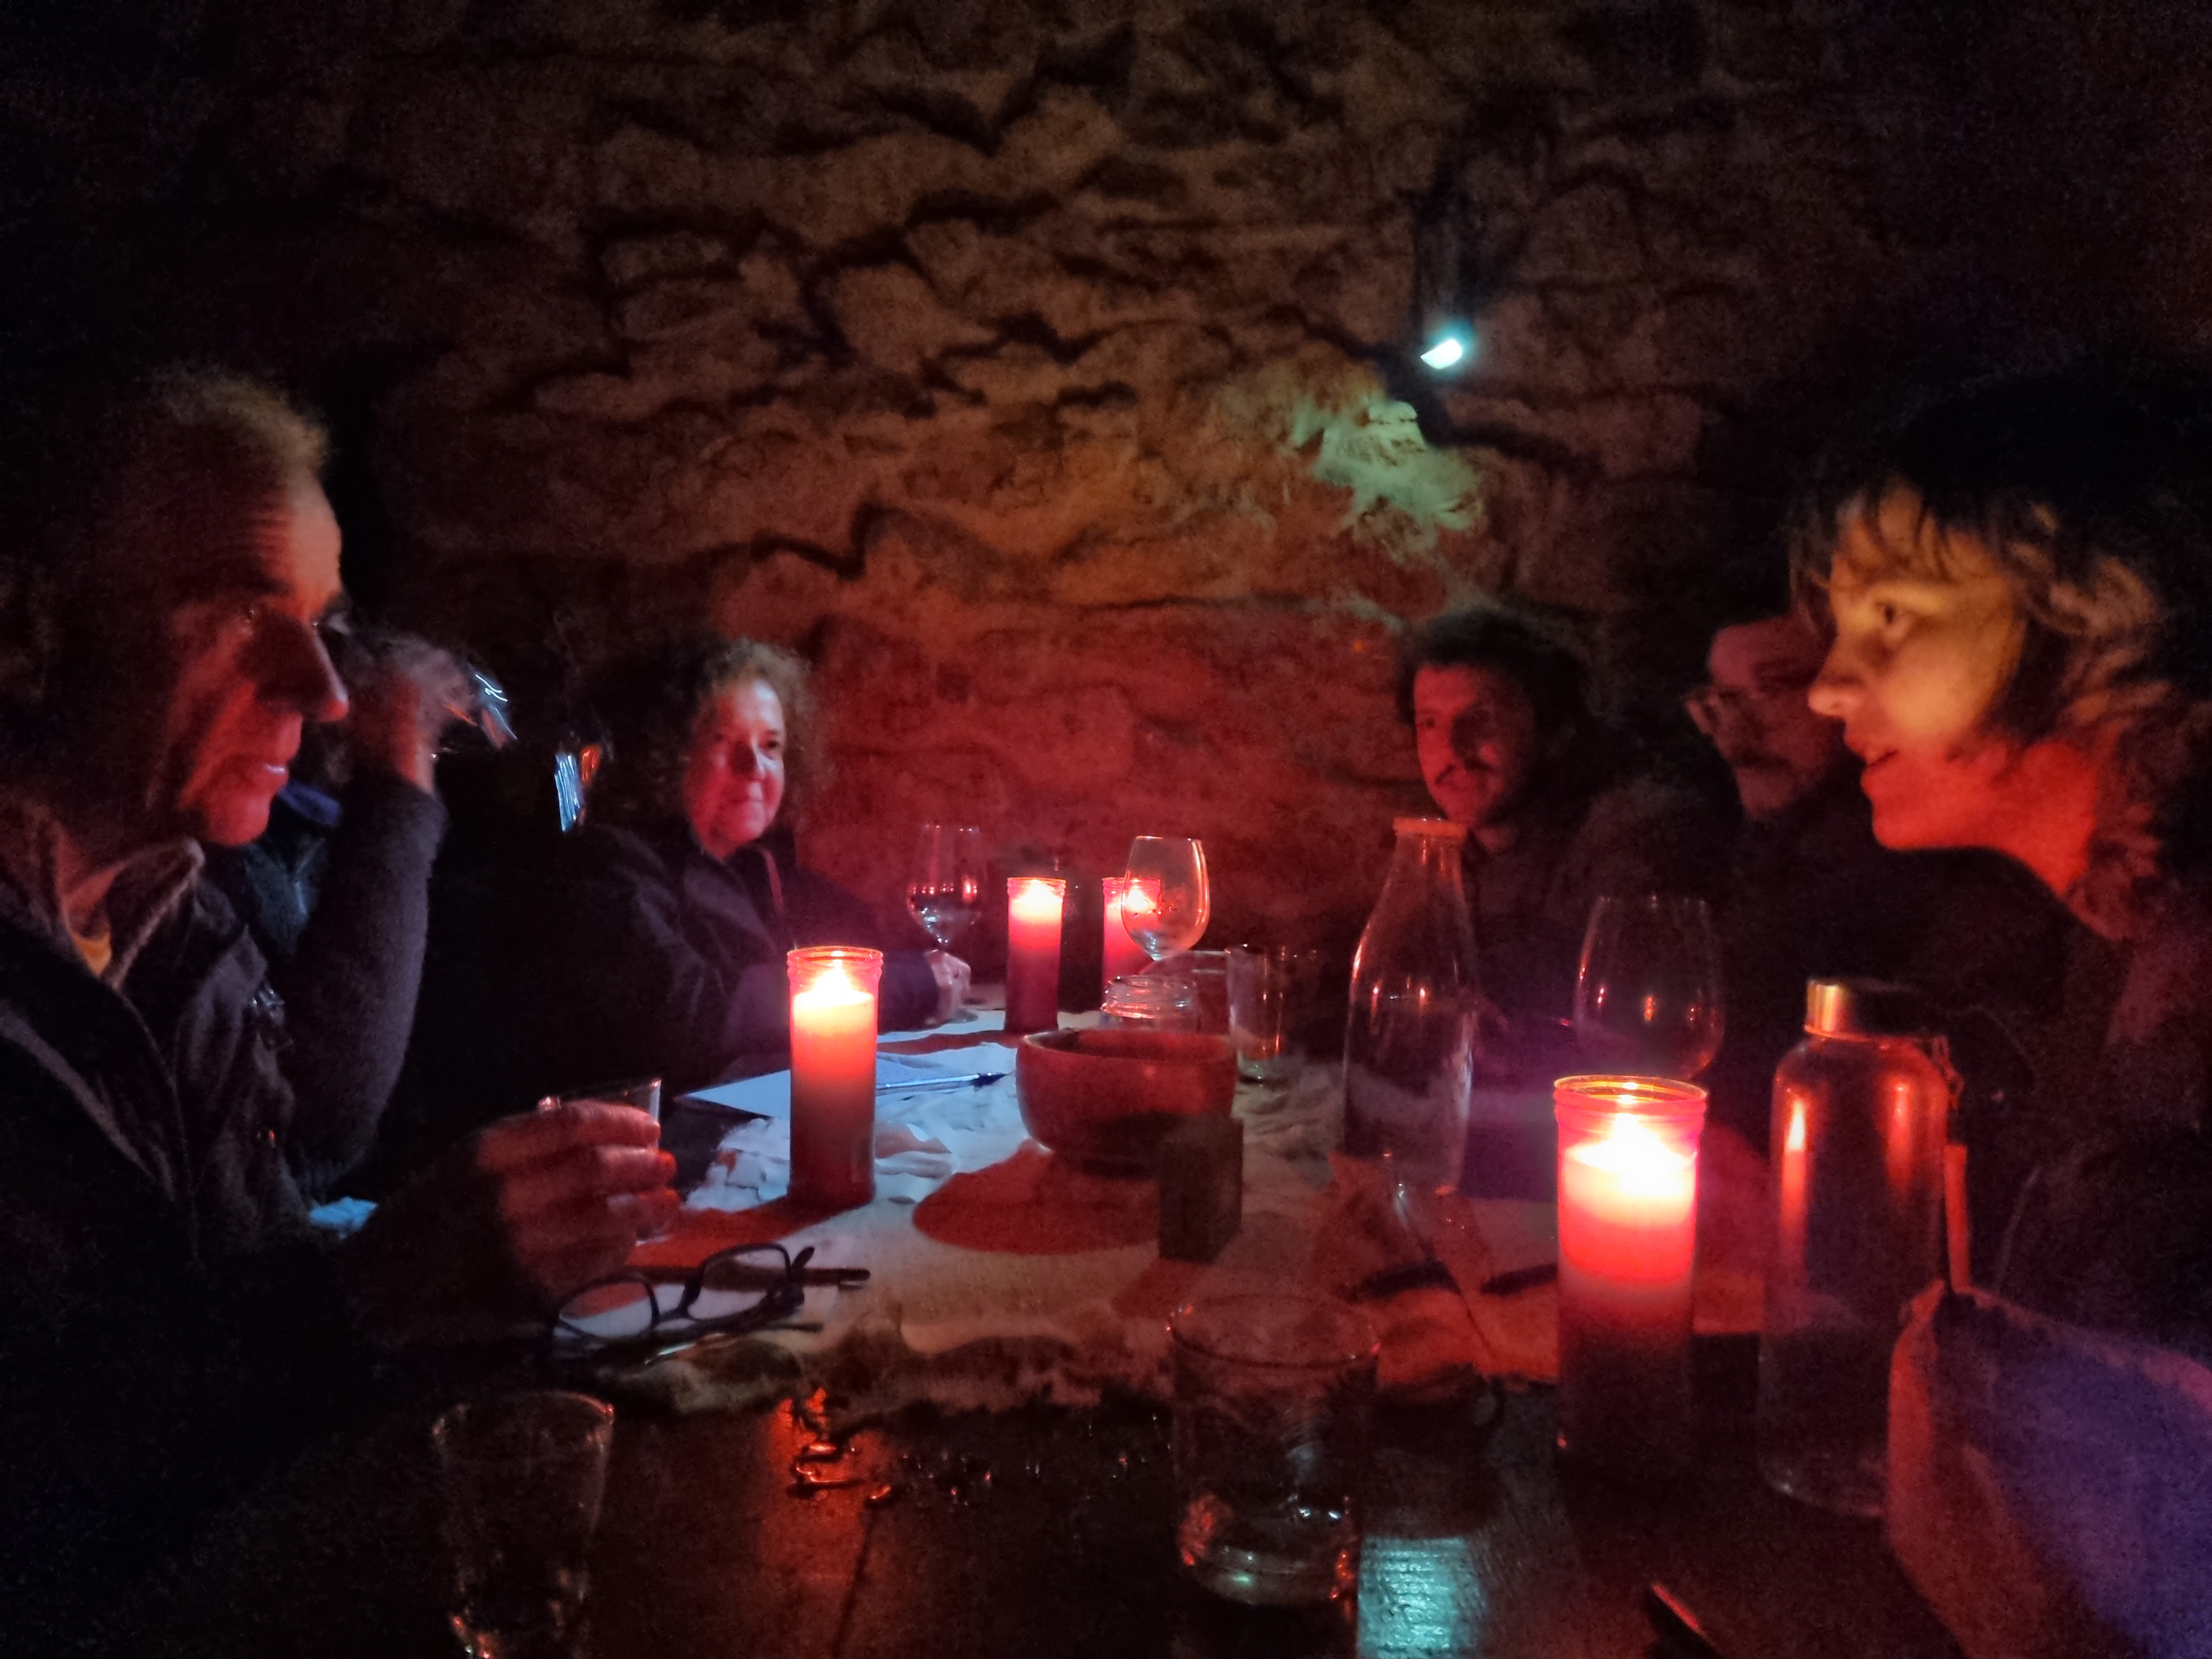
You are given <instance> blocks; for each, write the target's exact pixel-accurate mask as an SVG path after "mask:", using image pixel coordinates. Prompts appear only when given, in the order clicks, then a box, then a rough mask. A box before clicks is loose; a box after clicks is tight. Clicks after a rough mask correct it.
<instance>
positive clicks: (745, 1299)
mask: <svg viewBox="0 0 2212 1659" xmlns="http://www.w3.org/2000/svg"><path fill="white" fill-rule="evenodd" d="M813 1256H814V1247H813V1246H812V1245H811V1244H810V1245H808V1246H807V1247H806V1248H805V1249H802V1250H800V1251H799V1254H798V1255H796V1256H794V1255H792V1254H791V1253H790V1252H789V1251H788V1250H787V1249H784V1247H783V1246H782V1245H781V1244H737V1245H732V1247H731V1248H729V1249H726V1250H717V1251H715V1252H714V1255H710V1256H708V1258H707V1259H706V1260H705V1261H702V1262H701V1263H700V1264H699V1265H698V1266H697V1267H694V1268H693V1269H692V1270H691V1272H690V1274H689V1275H687V1276H686V1277H685V1278H684V1280H683V1281H682V1282H681V1283H680V1284H671V1283H665V1282H663V1281H660V1280H656V1279H648V1278H647V1277H646V1275H645V1274H643V1273H616V1274H614V1275H612V1276H611V1277H609V1278H606V1279H597V1280H595V1281H593V1282H592V1283H591V1284H589V1285H585V1286H584V1287H583V1288H582V1289H580V1290H579V1291H574V1292H573V1293H572V1294H571V1295H570V1296H569V1297H568V1299H567V1300H566V1301H564V1302H562V1304H561V1305H560V1307H559V1309H558V1310H556V1312H555V1313H554V1315H553V1317H552V1319H551V1321H550V1327H549V1334H550V1336H551V1338H552V1340H553V1342H554V1345H555V1347H556V1351H564V1352H571V1353H586V1354H592V1355H607V1354H636V1355H638V1356H640V1357H644V1356H646V1355H648V1354H653V1353H658V1352H672V1351H673V1350H675V1349H677V1348H679V1347H682V1346H686V1345H688V1344H690V1343H692V1342H695V1341H696V1340H699V1339H700V1338H702V1337H704V1336H710V1335H742V1334H745V1333H747V1332H750V1331H758V1330H765V1329H767V1328H769V1327H770V1326H773V1325H775V1324H778V1323H780V1322H782V1321H784V1320H786V1319H788V1318H790V1317H791V1316H793V1314H795V1313H797V1312H798V1311H799V1309H800V1308H802V1307H803V1306H804V1305H805V1302H806V1289H807V1286H808V1285H836V1286H838V1287H839V1288H840V1289H844V1288H848V1287H850V1286H852V1285H861V1284H865V1283H866V1282H867V1278H868V1270H867V1269H866V1267H809V1266H808V1265H807V1264H808V1262H810V1261H811V1260H812V1259H813Z"/></svg>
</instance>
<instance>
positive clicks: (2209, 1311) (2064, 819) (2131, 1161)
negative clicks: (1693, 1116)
mask: <svg viewBox="0 0 2212 1659" xmlns="http://www.w3.org/2000/svg"><path fill="white" fill-rule="evenodd" d="M1797 568H1798V572H1799V575H1800V577H1801V579H1802V580H1804V581H1805V582H1806V583H1807V584H1808V586H1810V587H1812V588H1813V589H1814V590H1815V591H1816V592H1818V593H1820V594H1823V595H1825V599H1826V604H1827V606H1828V608H1829V610H1830V611H1831V612H1832V615H1833V617H1834V621H1835V643H1834V646H1833V647H1832V649H1831V651H1830V653H1829V654H1828V658H1827V661H1826V665H1825V666H1824V667H1823V669H1822V671H1821V672H1820V678H1819V679H1818V680H1817V681H1816V682H1815V683H1814V687H1813V690H1812V692H1811V702H1812V704H1813V707H1814V708H1815V709H1817V710H1819V711H1820V713H1822V714H1828V715H1832V716H1833V717H1834V718H1836V719H1838V720H1842V721H1843V722H1844V741H1845V743H1846V744H1849V745H1850V748H1851V750H1853V751H1854V752H1855V753H1857V755H1858V756H1859V757H1860V758H1861V759H1862V760H1863V761H1864V762H1865V771H1864V773H1863V777H1862V787H1863V788H1864V789H1865V791H1866V793H1867V797H1868V799H1869V801H1870V802H1871V803H1872V805H1873V807H1874V826H1875V835H1876V836H1878V837H1880V839H1881V841H1882V842H1883V843H1884V844H1885V845H1887V846H1889V847H1893V848H1947V847H1986V848H1994V849H1996V851H1998V852H2000V853H2003V854H2008V855H2010V856H2011V857H2013V858H2014V859H2015V860H2018V861H2019V862H2021V864H2023V865H2025V866H2027V868H2028V869H2029V870H2030V871H2031V872H2033V873H2034V874H2035V875H2036V876H2037V877H2038V878H2040V879H2041V880H2042V881H2043V883H2044V884H2045V885H2046V886H2048V887H2049V888H2050V889H2051V891H2052V892H2054V893H2056V894H2057V895H2058V896H2060V897H2061V898H2062V899H2063V901H2064V902H2066V904H2067V905H2068V906H2069V908H2071V909H2072V910H2073V912H2074V913H2075V915H2077V916H2078V917H2079V918H2080V919H2081V921H2083V922H2085V923H2087V926H2088V927H2090V928H2091V929H2093V930H2094V932H2095V933H2098V934H2100V935H2101V936H2102V937H2103V938H2104V939H2106V940H2107V941H2110V942H2111V944H2112V946H2113V947H2115V949H2116V952H2117V955H2118V957H2119V961H2120V984H2119V991H2118V1000H2117V1004H2116V1005H2115V1006H2112V1008H2111V1010H2110V1018H2109V1023H2108V1024H2106V1025H2105V1034H2104V1038H2103V1042H2102V1045H2101V1049H2100V1053H2099V1054H2098V1055H2097V1058H2096V1061H2095V1065H2094V1068H2093V1083H2092V1084H2091V1085H2090V1086H2089V1087H2088V1088H2087V1089H2086V1090H2083V1091H2080V1092H2079V1094H2078V1095H2075V1094H2074V1093H2073V1091H2066V1092H2067V1093H2069V1095H2071V1096H2072V1097H2070V1098H2066V1099H2061V1100H2057V1101H2053V1100H2051V1099H2050V1098H2048V1096H2049V1095H2050V1094H2051V1092H2052V1091H2050V1090H2048V1089H2046V1090H2045V1091H2044V1093H2045V1099H2044V1100H2043V1101H2042V1103H2041V1109H2040V1110H2039V1114H2038V1115H2039V1119H2040V1121H2039V1123H2036V1124H2033V1125H2029V1124H2026V1123H2020V1124H2015V1125H2011V1126H2008V1127H2007V1129H2006V1131H2005V1133H2008V1134H2010V1135H2014V1136H2015V1137H2018V1136H2022V1135H2027V1136H2033V1137H2035V1138H2036V1139H2037V1141H2038V1144H2035V1145H2033V1146H2029V1147H2027V1148H2022V1147H2021V1146H2017V1145H2015V1146H2011V1147H2006V1148H1991V1149H1990V1151H1991V1152H1994V1153H2000V1154H2004V1155H2009V1156H2012V1157H2015V1158H2018V1157H2020V1156H2021V1153H2022V1152H2027V1154H2029V1156H2027V1158H2024V1159H2023V1160H2022V1161H2024V1162H2027V1163H2029V1164H2033V1173H2032V1174H2030V1175H2029V1176H2028V1177H2027V1182H2026V1185H2025V1189H2024V1191H2023V1192H2022V1193H2021V1196H2020V1198H2019V1200H2018V1201H2017V1202H2016V1203H2015V1204H2014V1205H2013V1206H2011V1210H2012V1213H2011V1218H2010V1222H2009V1230H2008V1233H2007V1236H2006V1240H2005V1245H2004V1248H2003V1250H2002V1254H2001V1258H2000V1267H1999V1283H2000V1286H2001V1288H2002V1289H2003V1290H2004V1291H2006V1292H2007V1293H2008V1295H2010V1296H2013V1297H2015V1298H2017V1299H2019V1300H2021V1301H2024V1302H2027V1303H2028V1304H2032V1305H2033V1306H2036V1307H2038V1308H2039V1309H2041V1310H2044V1311H2045V1312H2047V1313H2050V1314H2053V1315H2056V1316H2059V1317H2062V1318H2066V1319H2069V1320H2073V1321H2076V1322H2081V1323H2084V1324H2089V1325H2095V1326H2100V1327H2105V1328H2113V1329H2124V1330H2129V1331H2133V1332H2136V1333H2137V1334H2142V1335H2147V1336H2150V1337H2153V1338H2154V1339H2156V1340H2167V1341H2175V1342H2180V1343H2182V1344H2184V1345H2185V1346H2192V1347H2196V1348H2198V1349H2199V1350H2200V1351H2212V1346H2208V1345H2209V1344H2212V1148H2208V1142H2207V1139H2206V1135H2205V1125H2206V1117H2207V1109H2208V1106H2212V634H2208V631H2207V630H2208V628H2212V410H2208V407H2207V405H2206V404H2204V403H2203V402H2202V401H2200V400H2199V398H2197V396H2196V394H2195V393H2194V392H2192V391H2191V389H2189V388H2187V387H2185V386H2181V385H2180V384H2179V383H2178V382H2168V381H2163V380H2148V379H2133V380H2128V379H2120V378H2106V377H2093V376H2090V375H2086V374H2068V375H2057V376H2051V377H2046V378H2043V379H2039V380H2015V381H2012V382H2008V383H2004V384H1999V385H1992V386H1984V387H1982V388H1979V389H1977V390H1974V391H1972V392H1968V393H1966V394H1964V395H1961V396H1958V397H1955V398H1951V399H1949V400H1948V401H1946V402H1943V403H1941V404H1936V405H1933V406H1930V407H1928V408H1925V409H1923V410H1919V411H1917V413H1915V414H1914V415H1912V416H1911V417H1910V418H1909V419H1907V420H1905V421H1904V422H1901V423H1899V425H1897V426H1896V427H1895V428H1893V429H1892V430H1891V431H1889V432H1888V433H1887V434H1886V435H1884V437H1883V439H1882V440H1881V442H1879V443H1878V444H1877V445H1876V446H1875V447H1873V448H1872V449H1871V450H1869V452H1868V453H1864V454H1862V455H1861V456H1859V457H1858V458H1857V459H1856V460H1855V461H1854V462H1853V463H1852V464H1851V465H1849V466H1847V467H1845V468H1844V469H1842V470H1841V471H1839V472H1838V476H1837V477H1835V478H1834V479H1833V480H1832V482H1831V483H1830V485H1829V486H1828V487H1827V488H1826V489H1825V490H1824V491H1822V492H1821V494H1820V496H1819V498H1818V500H1817V503H1816V507H1815V510H1814V512H1813V513H1811V514H1810V515H1809V518H1808V522H1807V524H1806V526H1805V528H1804V532H1803V533H1802V535H1801V537H1800V539H1799V550H1798V554H1797ZM2084 977H2093V975H2088V976H2084ZM2075 1000H2076V1001H2077V1002H2078V1001H2081V1000H2082V999H2081V998H2076V999H2075ZM2071 1012H2074V1013H2075V1014H2077V1015H2078V1014H2081V1013H2084V1012H2087V1013H2088V1014H2090V1015H2091V1016H2092V1017H2094V1016H2096V1015H2097V1014H2099V1013H2100V1012H2102V1011H2101V1010H2098V1009H2093V1008H2092V1009H2086V1010H2085V1009H2081V1008H2077V1009H2075V1010H2073V1011H2071ZM1981 1150H1982V1149H1977V1152H1976V1155H1977V1156H1978V1157H1979V1156H1980V1155H1981ZM1976 1220H1977V1222H1978V1224H1980V1223H1984V1222H1988V1223H2001V1222H2002V1221H2003V1220H2004V1218H2002V1217H1996V1216H1992V1217H1981V1216H1978V1217H1977V1218H1976Z"/></svg>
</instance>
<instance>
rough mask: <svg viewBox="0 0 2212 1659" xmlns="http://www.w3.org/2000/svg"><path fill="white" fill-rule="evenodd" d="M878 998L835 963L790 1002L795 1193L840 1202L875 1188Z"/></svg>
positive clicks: (861, 1199) (862, 1199)
mask: <svg viewBox="0 0 2212 1659" xmlns="http://www.w3.org/2000/svg"><path fill="white" fill-rule="evenodd" d="M875 1140H876V999H875V997H874V996H873V995H872V994H871V993H869V992H867V991H866V990H863V989H862V988H861V987H860V986H859V985H857V984H855V983H854V981H853V978H852V976H851V975H849V974H848V973H847V972H846V971H845V969H843V968H842V966H838V965H832V966H831V967H830V968H829V969H826V970H825V971H824V972H823V975H822V976H821V977H820V978H819V979H817V980H816V981H814V983H813V984H811V985H810V986H808V987H806V988H805V989H804V990H802V991H799V992H796V993H794V994H793V996H792V999H791V1190H792V1192H793V1194H795V1195H796V1196H798V1197H800V1198H802V1199H808V1200H813V1201H816V1202H818V1203H824V1204H836V1205H839V1206H851V1205H854V1204H865V1203H866V1202H867V1201H868V1200H870V1199H871V1198H872V1197H874V1196H875V1190H876V1147H875Z"/></svg>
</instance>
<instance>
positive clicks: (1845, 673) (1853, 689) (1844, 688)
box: [1805, 640, 1862, 720]
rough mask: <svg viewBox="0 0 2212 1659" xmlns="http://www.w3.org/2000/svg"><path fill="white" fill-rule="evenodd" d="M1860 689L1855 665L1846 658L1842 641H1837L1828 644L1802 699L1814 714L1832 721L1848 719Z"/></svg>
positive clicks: (1855, 706)
mask: <svg viewBox="0 0 2212 1659" xmlns="http://www.w3.org/2000/svg"><path fill="white" fill-rule="evenodd" d="M1861 690H1862V685H1861V682H1860V679H1859V671H1858V668H1857V665H1856V664H1854V663H1853V662H1852V661H1851V660H1850V655H1849V653H1848V652H1847V651H1846V650H1845V648H1844V642H1843V641H1841V640H1838V641H1836V642H1835V643H1834V644H1833V645H1831V646H1830V647H1828V654H1827V655H1826V657H1825V658H1823V659H1821V662H1820V672H1819V673H1818V674H1816V675H1814V677H1813V684H1811V685H1809V686H1808V687H1807V688H1806V690H1805V702H1806V703H1807V704H1808V706H1809V707H1810V708H1812V710H1813V712H1814V714H1820V715H1824V716H1826V718H1827V719H1829V720H1849V719H1850V715H1851V711H1852V710H1853V709H1854V708H1857V707H1858V701H1859V694H1860V691H1861Z"/></svg>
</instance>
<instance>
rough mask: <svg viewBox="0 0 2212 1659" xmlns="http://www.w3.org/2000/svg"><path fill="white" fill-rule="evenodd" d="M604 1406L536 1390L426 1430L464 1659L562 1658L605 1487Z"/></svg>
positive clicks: (575, 1644)
mask: <svg viewBox="0 0 2212 1659" xmlns="http://www.w3.org/2000/svg"><path fill="white" fill-rule="evenodd" d="M614 1422H615V1414H614V1409H613V1407H610V1406H607V1405H605V1404H604V1403H602V1402H601V1401H597V1400H593V1399H591V1398H589V1397H588V1396H587V1395H580V1394H565V1393H561V1392H558V1391H555V1390H544V1391H540V1392H534V1393H527V1394H513V1395H497V1396H495V1397H493V1398H490V1399H486V1400H478V1401H470V1402H468V1403H467V1404H465V1405H460V1406H456V1407H453V1409H452V1410H450V1411H448V1412H447V1413H445V1415H444V1416H442V1417H441V1418H440V1419H438V1421H437V1424H436V1425H435V1427H434V1428H433V1429H432V1431H431V1437H432V1439H433V1440H434V1442H435V1444H436V1446H437V1449H438V1478H439V1486H440V1487H441V1491H442V1492H443V1495H444V1498H445V1526H444V1532H445V1541H446V1552H447V1556H448V1557H449V1558H450V1559H451V1560H452V1563H453V1607H452V1611H451V1613H450V1614H449V1618H450V1621H451V1623H452V1626H453V1634H454V1635H455V1636H456V1637H458V1638H459V1640H460V1644H461V1647H462V1650H463V1651H464V1652H465V1653H467V1654H468V1655H469V1656H470V1659H574V1656H577V1655H579V1654H580V1653H581V1652H582V1651H583V1649H584V1640H585V1629H586V1620H585V1608H584V1597H585V1594H586V1589H588V1588H589V1583H590V1580H589V1575H588V1571H587V1567H586V1559H587V1557H588V1556H589V1554H590V1551H591V1543H592V1531H593V1529H594V1528H597V1526H598V1525H599V1502H600V1499H601V1498H602V1497H603V1496H604V1495H605V1491H606V1481H607V1448H608V1446H609V1444H610V1443H611V1441H612V1439H613V1437H614Z"/></svg>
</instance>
